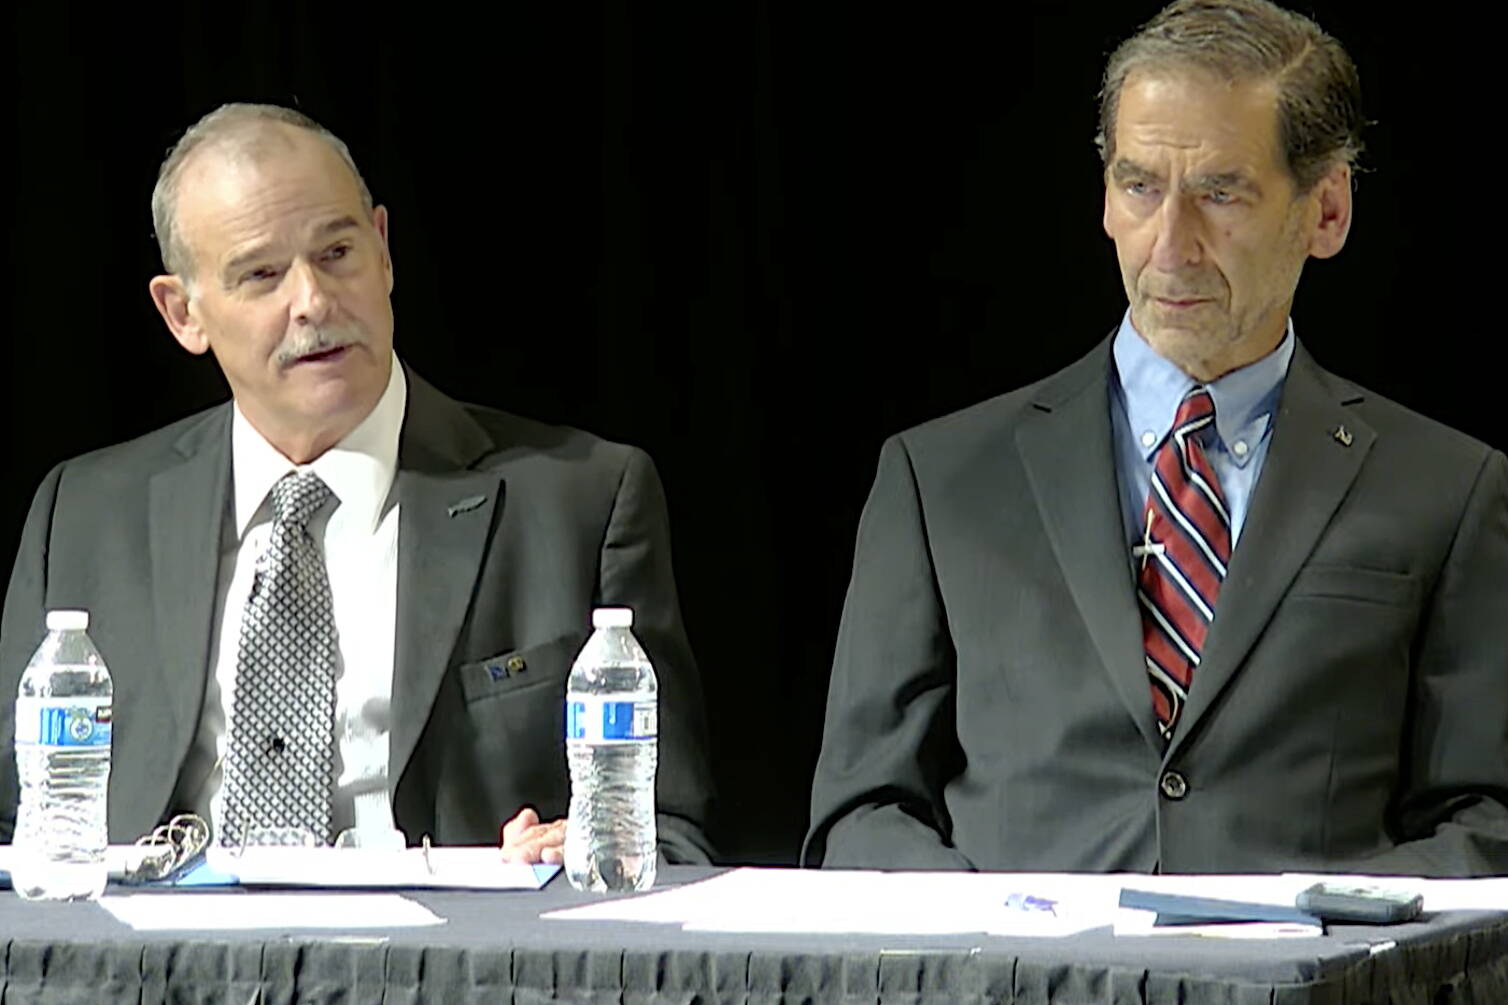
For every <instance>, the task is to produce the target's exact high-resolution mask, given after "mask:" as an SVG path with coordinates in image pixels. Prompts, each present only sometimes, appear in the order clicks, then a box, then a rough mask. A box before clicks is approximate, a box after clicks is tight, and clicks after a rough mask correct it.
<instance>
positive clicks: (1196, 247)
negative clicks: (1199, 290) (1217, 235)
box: [1152, 196, 1204, 272]
mask: <svg viewBox="0 0 1508 1005" xmlns="http://www.w3.org/2000/svg"><path fill="white" fill-rule="evenodd" d="M1203 257H1204V233H1203V220H1202V218H1201V217H1200V215H1199V213H1198V211H1197V210H1195V209H1194V208H1193V207H1192V206H1190V205H1189V204H1188V202H1187V201H1186V200H1184V199H1181V198H1178V197H1177V196H1173V197H1170V198H1168V199H1165V200H1163V203H1162V205H1161V206H1160V207H1158V212H1157V240H1156V241H1155V242H1154V244H1153V245H1152V264H1153V266H1155V267H1156V268H1157V269H1158V270H1159V271H1162V272H1176V271H1178V270H1179V269H1182V268H1185V267H1187V266H1190V265H1197V264H1199V262H1200V261H1201V260H1202V259H1203Z"/></svg>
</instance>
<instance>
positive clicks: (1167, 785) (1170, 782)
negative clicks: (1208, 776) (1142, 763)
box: [1157, 771, 1189, 799]
mask: <svg viewBox="0 0 1508 1005" xmlns="http://www.w3.org/2000/svg"><path fill="white" fill-rule="evenodd" d="M1157 784H1158V786H1159V787H1160V788H1161V789H1162V794H1163V795H1165V796H1167V797H1168V798H1169V799H1182V798H1183V797H1184V796H1186V795H1188V792H1189V783H1188V781H1187V779H1185V778H1184V777H1183V776H1182V775H1180V774H1179V773H1178V772H1176V771H1168V772H1164V774H1163V776H1162V780H1161V781H1159V782H1158V783H1157Z"/></svg>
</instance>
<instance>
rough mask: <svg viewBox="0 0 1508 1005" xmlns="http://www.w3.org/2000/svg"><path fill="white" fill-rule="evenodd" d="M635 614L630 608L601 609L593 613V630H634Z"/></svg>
mask: <svg viewBox="0 0 1508 1005" xmlns="http://www.w3.org/2000/svg"><path fill="white" fill-rule="evenodd" d="M633 625H634V612H633V609H632V608H629V607H599V608H597V609H596V610H595V611H593V612H592V627H593V628H632V627H633Z"/></svg>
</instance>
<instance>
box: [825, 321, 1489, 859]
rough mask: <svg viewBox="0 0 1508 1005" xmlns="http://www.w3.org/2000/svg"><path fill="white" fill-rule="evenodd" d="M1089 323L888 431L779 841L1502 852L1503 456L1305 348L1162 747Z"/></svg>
mask: <svg viewBox="0 0 1508 1005" xmlns="http://www.w3.org/2000/svg"><path fill="white" fill-rule="evenodd" d="M1112 366H1113V364H1112V363H1111V357H1110V352H1109V343H1108V342H1107V343H1105V344H1102V345H1101V346H1100V347H1099V348H1097V349H1096V350H1095V351H1094V352H1093V353H1091V354H1090V355H1089V356H1088V357H1086V358H1085V359H1083V360H1081V361H1080V362H1078V363H1076V364H1074V365H1073V366H1071V367H1069V368H1068V369H1066V370H1064V371H1062V372H1060V373H1058V374H1056V375H1054V376H1052V377H1050V378H1048V379H1046V380H1044V381H1042V382H1040V383H1038V384H1036V385H1033V386H1031V387H1027V388H1025V389H1023V390H1020V391H1016V392H1014V393H1011V394H1007V395H1004V396H1002V397H999V398H996V399H993V400H991V401H987V402H984V403H983V404H980V405H978V406H975V407H973V408H970V409H967V410H965V411H962V412H959V413H957V414H954V415H950V416H947V417H945V418H942V419H939V420H936V421H934V422H931V423H928V424H926V425H923V426H921V427H918V428H916V429H913V430H910V431H908V432H905V433H902V434H900V435H898V436H896V437H894V438H892V439H891V440H890V441H889V442H887V443H886V444H885V447H884V450H883V451H882V452H881V455H880V463H879V474H878V477H877V478H876V480H875V485H874V489H873V491H872V493H871V495H870V498H869V502H868V504H867V506H866V508H865V511H864V516H863V520H862V523H861V525H860V528H859V536H858V547H857V553H856V557H855V559H854V569H853V579H852V583H851V585H850V587H849V593H848V599H847V604H846V606H845V609H844V612H843V621H842V627H841V630H840V634H839V639H838V648H837V654H836V659H835V662H834V667H833V676H832V683H831V693H830V695H829V699H828V708H827V723H826V733H825V736H824V740H823V747H822V753H821V757H820V760H819V763H818V767H817V773H816V780H815V784H814V787H813V792H812V829H811V832H810V834H809V836H808V838H807V843H806V847H805V849H804V852H803V856H804V858H805V860H807V861H815V860H817V859H821V858H823V856H824V854H825V864H827V865H833V866H875V867H889V868H917V867H921V868H926V867H940V868H971V867H972V868H981V869H1027V870H1035V869H1051V870H1085V871H1102V870H1103V871H1111V870H1132V871H1152V870H1156V869H1159V868H1160V869H1161V870H1163V871H1166V872H1212V871H1254V872H1270V871H1280V870H1287V869H1311V868H1312V869H1324V870H1337V871H1376V872H1392V873H1423V874H1430V875H1469V874H1479V873H1492V872H1503V871H1508V809H1505V803H1508V462H1505V459H1504V457H1503V455H1502V454H1501V453H1498V452H1496V451H1493V450H1490V449H1488V448H1487V447H1486V446H1484V445H1483V444H1481V443H1478V442H1476V441H1474V440H1471V439H1469V438H1467V437H1466V436H1463V435H1461V434H1459V433H1456V432H1453V431H1451V430H1449V429H1447V428H1445V427H1443V426H1440V425H1438V424H1437V423H1434V422H1432V421H1430V420H1428V419H1425V418H1422V417H1420V416H1418V415H1416V414H1413V413H1411V412H1409V411H1407V410H1405V409H1403V408H1401V407H1399V406H1398V405H1396V404H1393V403H1392V402H1389V401H1386V400H1384V399H1382V398H1380V397H1377V396H1376V395H1372V394H1369V393H1367V392H1365V391H1362V390H1361V389H1359V388H1357V387H1356V386H1354V385H1352V384H1349V383H1347V382H1346V381H1344V380H1341V379H1339V378H1337V377H1334V376H1332V375H1331V374H1329V373H1327V372H1325V371H1324V370H1322V369H1320V368H1319V367H1318V366H1317V365H1316V364H1315V363H1314V361H1313V360H1312V359H1311V358H1310V356H1309V355H1308V354H1307V353H1306V352H1305V351H1304V350H1303V349H1302V347H1300V348H1299V349H1298V351H1297V352H1296V353H1295V355H1294V358H1293V362H1292V365H1291V368H1290V370H1289V374H1288V377H1287V381H1286V384H1285V386H1284V391H1283V395H1282V403H1281V406H1280V408H1279V411H1278V415H1277V418H1276V420H1275V427H1274V430H1273V440H1272V442H1271V444H1270V447H1269V452H1268V455H1267V459H1266V462H1265V466H1264V469H1263V472H1262V475H1261V478H1260V481H1259V482H1258V484H1257V486H1256V491H1255V494H1254V496H1253V498H1252V501H1251V507H1250V510H1249V513H1248V517H1247V520H1246V523H1245V525H1244V528H1243V531H1242V535H1241V539H1240V541H1239V544H1238V546H1237V548H1236V551H1235V553H1234V555H1233V557H1232V560H1231V564H1230V568H1229V574H1228V576H1227V578H1226V580H1225V583H1224V585H1223V587H1222V589H1221V593H1220V599H1219V605H1218V607H1217V609H1216V613H1215V620H1214V623H1213V625H1212V626H1211V630H1210V634H1209V636H1208V639H1207V641H1206V643H1205V648H1204V652H1203V654H1202V656H1203V658H1202V660H1201V663H1200V666H1199V668H1198V670H1197V671H1196V672H1195V676H1194V681H1193V686H1192V690H1191V693H1190V695H1189V702H1188V704H1187V705H1186V706H1185V708H1184V711H1183V713H1182V718H1181V719H1180V721H1179V725H1178V730H1177V733H1176V735H1175V737H1174V739H1173V741H1172V743H1171V745H1170V746H1168V747H1167V749H1166V750H1164V749H1163V744H1162V743H1161V742H1160V740H1159V738H1158V734H1157V730H1156V727H1155V724H1154V719H1153V714H1152V708H1151V696H1150V691H1149V687H1148V683H1147V679H1146V674H1145V672H1144V670H1143V663H1142V643H1141V622H1140V617H1139V614H1138V611H1137V608H1136V605H1135V600H1134V580H1133V574H1132V566H1131V562H1130V559H1129V555H1128V551H1127V545H1126V532H1125V529H1124V524H1123V519H1122V516H1121V509H1120V502H1119V495H1118V488H1117V483H1116V475H1115V466H1114V463H1115V462H1114V460H1113V454H1112V444H1111V426H1110V418H1109V397H1108V394H1109V390H1108V388H1109V386H1110V384H1109V382H1110V379H1111V374H1112Z"/></svg>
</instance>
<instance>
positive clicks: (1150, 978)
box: [0, 866, 1508, 1005]
mask: <svg viewBox="0 0 1508 1005" xmlns="http://www.w3.org/2000/svg"><path fill="white" fill-rule="evenodd" d="M718 871H719V870H716V869H707V868H693V867H684V866H681V867H670V868H665V869H663V870H662V873H661V882H660V887H662V888H663V887H666V886H670V885H674V884H677V883H683V882H687V881H690V880H695V879H701V878H705V877H707V876H711V875H714V874H715V873H716V872H718ZM161 895H162V896H175V897H191V896H194V894H193V893H192V892H164V893H162V894H161ZM407 895H408V896H411V897H413V898H414V899H415V900H418V901H420V902H421V903H423V904H424V905H426V906H427V907H429V908H430V909H431V910H433V911H434V912H435V913H437V914H439V915H441V916H442V917H445V918H447V919H448V923H447V924H445V925H443V926H439V927H431V928H420V929H395V930H391V931H382V932H375V933H373V932H363V933H360V934H359V935H357V934H352V935H346V936H342V935H338V934H328V933H314V932H302V933H300V932H269V931H257V932H246V933H213V934H211V933H199V934H197V935H196V934H195V933H194V932H162V933H150V932H142V933H139V932H135V931H133V930H131V929H130V928H128V927H126V926H124V925H122V924H119V923H118V922H116V921H115V919H114V918H113V917H112V916H111V915H109V914H108V913H106V912H105V911H104V910H103V909H102V908H100V907H99V906H98V905H97V904H89V903H82V904H53V903H26V902H24V901H21V900H20V899H18V898H17V897H16V896H15V894H13V893H11V892H9V891H0V1001H3V1002H4V1003H5V1005H13V1003H20V1002H48V1003H63V1002H89V1003H96V1002H138V1001H140V1002H160V1001H173V1002H177V1001H193V1002H235V1003H237V1005H243V1003H247V1002H267V1003H285V1002H286V1003H291V1002H294V1001H297V1002H311V1001H312V1002H320V1001H342V1002H384V1003H411V1002H413V1003H417V1002H435V1003H444V1005H451V1003H469V1002H478V1003H481V1002H486V1003H494V1002H516V1003H520V1005H530V1003H535V1002H546V1001H565V1002H577V1003H583V1005H585V1003H591V1005H598V1003H603V1005H605V1003H615V1005H616V1003H622V1005H659V1003H677V1005H689V1003H717V1005H725V1003H726V1005H796V1003H807V1002H812V1003H824V1002H834V1003H842V1005H858V1003H860V1002H862V1003H865V1005H873V1003H904V1005H944V1003H946V1005H974V1003H978V1005H984V1003H995V1002H1002V1003H1004V1002H1021V1003H1049V1002H1050V1003H1065V1002H1072V1003H1083V1002H1092V1003H1096V1005H1101V1003H1102V1005H1132V1003H1136V1005H1142V1003H1148V1005H1151V1003H1156V1005H1174V1003H1177V1005H1198V1003H1219V1005H1297V1003H1316V1005H1351V1003H1379V1005H1414V1003H1417V1005H1438V1003H1447V1002H1448V1003H1457V1002H1469V1003H1481V1005H1489V1003H1490V1005H1504V1003H1508V913H1503V914H1500V913H1489V912H1449V913H1442V914H1439V915H1436V916H1434V917H1431V918H1428V919H1427V920H1426V921H1423V922H1420V923H1417V924H1411V925H1402V926H1394V927H1390V928H1386V929H1380V928H1366V927H1336V928H1333V929H1332V930H1331V934H1329V935H1327V936H1326V937H1325V938H1323V939H1292V940H1274V941H1257V942H1244V941H1236V940H1223V939H1222V940H1216V939H1195V938H1187V937H1178V938H1169V937H1156V938H1150V939H1146V938H1143V939H1127V938H1121V939H1117V938H1115V937H1113V936H1112V935H1110V934H1109V933H1108V931H1107V930H1099V931H1093V932H1088V933H1085V934H1082V935H1078V936H1073V937H1070V938H1067V939H1007V938H998V937H991V936H984V935H955V936H927V937H909V936H908V937H904V938H902V937H894V936H887V937H880V936H844V937H833V936H813V935H806V934H784V935H768V934H763V935H748V934H743V935H731V934H716V933H712V934H709V933H690V932H683V931H681V930H680V929H679V928H678V927H674V926H666V925H628V924H610V923H606V922H575V921H571V922H566V921H546V920H541V919H540V918H539V915H540V914H541V913H542V912H544V911H549V910H554V909H556V908H560V907H565V906H570V905H574V904H580V903H586V902H588V901H590V900H592V899H595V898H592V897H590V896H588V895H585V894H579V893H576V892H575V891H573V890H572V889H571V888H570V887H569V886H568V885H567V884H566V883H565V881H564V878H563V877H557V878H556V879H555V880H554V881H552V882H551V883H550V885H549V886H548V887H546V888H545V890H543V891H541V892H539V893H528V892H518V893H478V892H454V891H410V892H408V893H407ZM1389 943H1394V944H1393V945H1391V946H1390V945H1389Z"/></svg>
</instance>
